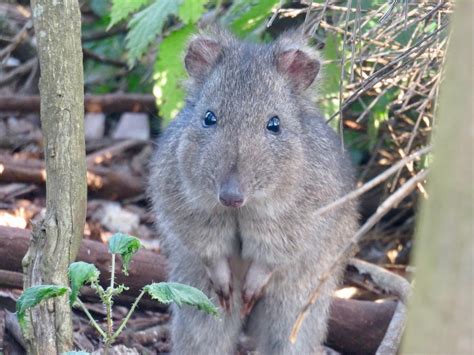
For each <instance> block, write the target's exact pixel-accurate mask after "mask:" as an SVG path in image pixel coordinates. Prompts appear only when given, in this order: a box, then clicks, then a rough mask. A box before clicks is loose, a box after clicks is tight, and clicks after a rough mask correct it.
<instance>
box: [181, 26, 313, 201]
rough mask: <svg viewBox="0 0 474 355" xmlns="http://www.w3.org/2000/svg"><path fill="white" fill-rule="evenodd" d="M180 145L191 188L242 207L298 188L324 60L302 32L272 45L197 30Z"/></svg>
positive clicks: (191, 51) (187, 59) (190, 53)
mask: <svg viewBox="0 0 474 355" xmlns="http://www.w3.org/2000/svg"><path fill="white" fill-rule="evenodd" d="M184 61H185V66H186V69H187V71H188V73H189V76H190V79H191V80H190V83H189V99H188V100H189V101H188V105H187V107H186V109H185V111H184V112H183V114H184V117H183V120H185V121H186V125H185V127H184V128H183V132H182V135H181V137H182V139H181V141H180V145H179V148H178V152H177V154H178V160H179V164H180V171H181V174H182V176H183V178H184V179H185V182H186V185H187V186H188V192H189V193H191V194H194V195H195V196H196V197H201V198H202V197H206V198H207V199H208V201H210V203H213V202H214V203H216V204H218V203H219V201H220V203H221V204H222V205H225V206H228V207H241V206H243V205H245V204H247V203H248V204H250V203H252V201H258V200H260V201H262V200H265V199H266V198H268V197H270V196H272V194H274V193H282V191H290V190H291V186H292V185H293V184H294V183H296V181H297V180H298V177H299V170H300V168H301V166H302V164H303V163H304V159H303V145H302V141H301V137H302V135H304V133H305V132H303V131H302V125H301V110H302V105H303V106H304V105H305V104H306V102H307V100H306V99H303V98H304V97H305V96H307V95H306V92H307V91H308V89H309V87H310V86H311V84H313V82H314V81H315V79H316V76H317V75H318V72H319V68H320V61H319V57H318V55H317V53H316V52H315V51H314V50H312V49H311V48H310V47H308V46H307V45H306V43H305V41H304V40H303V39H302V38H301V37H300V36H299V35H296V34H287V35H284V36H283V37H281V38H280V39H278V40H277V41H276V42H274V43H272V44H269V45H256V44H251V43H243V42H240V41H238V40H236V39H235V38H233V37H232V36H230V35H229V34H227V33H225V32H222V31H217V32H214V33H212V34H201V35H198V36H196V37H194V38H193V39H192V40H191V41H190V43H189V46H188V49H187V52H186V54H185V59H184Z"/></svg>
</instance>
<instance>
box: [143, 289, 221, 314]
mask: <svg viewBox="0 0 474 355" xmlns="http://www.w3.org/2000/svg"><path fill="white" fill-rule="evenodd" d="M145 291H146V292H147V293H148V294H149V295H150V296H151V298H152V299H155V300H158V301H159V302H161V303H164V304H170V303H172V302H174V303H176V304H177V305H178V306H182V305H183V304H186V305H189V306H193V307H196V308H197V309H199V310H201V311H204V312H206V313H209V314H212V315H217V314H218V312H217V308H216V306H215V305H214V304H213V303H212V302H211V301H210V300H209V298H207V296H206V295H205V294H204V293H203V292H201V291H200V290H198V289H197V288H194V287H191V286H187V285H183V284H179V283H176V282H160V283H154V284H151V285H148V286H146V287H145Z"/></svg>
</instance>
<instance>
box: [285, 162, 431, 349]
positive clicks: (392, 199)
mask: <svg viewBox="0 0 474 355" xmlns="http://www.w3.org/2000/svg"><path fill="white" fill-rule="evenodd" d="M427 175H428V170H424V171H421V172H419V173H418V174H417V175H416V176H414V177H412V178H411V179H410V180H408V181H407V182H406V183H405V184H404V185H402V186H401V187H400V188H399V189H398V190H397V191H395V192H394V193H393V194H392V195H390V196H389V197H388V198H387V199H386V200H385V201H384V202H383V203H382V204H381V205H380V206H379V207H378V208H377V211H376V212H375V213H374V214H373V215H372V216H371V217H370V218H369V219H368V220H367V222H365V224H364V225H363V226H362V227H361V228H360V229H359V230H358V231H357V233H356V234H355V235H354V236H353V237H352V239H351V240H350V241H349V243H347V245H346V247H345V248H344V249H343V250H342V251H341V252H340V253H339V254H338V255H337V256H336V258H335V259H334V261H333V263H332V264H331V265H330V267H329V268H328V269H327V270H326V271H325V272H324V273H322V274H321V276H320V277H319V284H318V286H317V287H316V288H315V289H314V291H313V292H312V293H311V295H310V297H309V299H308V301H307V303H306V304H305V305H304V306H303V308H302V310H301V311H300V313H299V314H298V317H297V319H296V321H295V323H294V325H293V329H292V330H291V334H290V342H291V343H292V344H294V343H295V342H296V339H297V337H298V333H299V331H300V329H301V326H302V325H303V322H304V320H305V319H306V317H307V315H308V313H309V310H310V308H311V306H312V305H313V304H314V303H315V302H316V301H317V299H318V298H319V295H320V292H321V288H322V285H323V284H324V283H325V282H326V281H327V279H328V278H329V276H331V274H332V272H333V270H334V268H335V267H336V266H337V265H339V263H340V262H341V261H342V260H344V259H345V258H347V257H348V256H349V255H350V254H352V253H353V250H354V248H355V247H356V246H357V244H358V243H359V241H360V240H361V238H362V237H363V236H364V235H365V234H366V233H367V232H368V231H369V230H370V229H372V227H373V226H374V225H375V224H377V222H378V221H380V220H381V219H382V217H383V216H385V215H386V214H387V213H388V212H389V211H390V210H391V209H392V208H393V207H394V206H396V205H398V204H399V203H400V202H401V201H402V200H403V199H404V198H405V197H406V196H408V195H409V194H410V193H411V192H412V191H413V190H414V189H415V188H416V184H417V183H418V182H421V181H423V180H425V179H426V176H427Z"/></svg>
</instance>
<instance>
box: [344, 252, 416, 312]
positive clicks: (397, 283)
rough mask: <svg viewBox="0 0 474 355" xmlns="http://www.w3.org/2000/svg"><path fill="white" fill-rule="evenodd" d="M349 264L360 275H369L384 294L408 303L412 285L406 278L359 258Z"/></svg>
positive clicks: (351, 260) (353, 259)
mask: <svg viewBox="0 0 474 355" xmlns="http://www.w3.org/2000/svg"><path fill="white" fill-rule="evenodd" d="M348 264H349V265H350V266H352V267H354V268H355V269H356V270H357V272H358V273H359V274H360V275H369V276H370V278H371V279H372V281H373V282H374V283H375V284H376V285H377V286H379V287H380V288H381V289H382V290H383V291H384V292H386V293H389V294H392V295H395V296H397V297H398V298H399V299H400V301H402V302H403V303H406V302H407V300H408V297H409V295H410V292H411V285H410V283H409V282H408V281H407V280H406V279H405V278H404V277H402V276H399V275H397V274H395V273H393V272H391V271H388V270H386V269H384V268H383V267H381V266H378V265H375V264H372V263H369V262H367V261H364V260H361V259H357V258H351V259H350V260H349V262H348Z"/></svg>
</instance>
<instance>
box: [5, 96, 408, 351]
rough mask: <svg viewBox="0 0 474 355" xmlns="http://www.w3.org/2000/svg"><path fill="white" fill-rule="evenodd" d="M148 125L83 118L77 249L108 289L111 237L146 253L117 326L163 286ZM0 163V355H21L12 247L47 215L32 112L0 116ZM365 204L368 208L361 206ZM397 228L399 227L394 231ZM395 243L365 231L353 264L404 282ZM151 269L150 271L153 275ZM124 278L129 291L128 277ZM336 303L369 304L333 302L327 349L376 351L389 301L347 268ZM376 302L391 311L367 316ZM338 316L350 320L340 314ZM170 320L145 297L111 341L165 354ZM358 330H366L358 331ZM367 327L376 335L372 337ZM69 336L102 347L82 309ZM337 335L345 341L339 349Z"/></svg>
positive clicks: (96, 307)
mask: <svg viewBox="0 0 474 355" xmlns="http://www.w3.org/2000/svg"><path fill="white" fill-rule="evenodd" d="M145 98H146V97H145ZM109 99H110V97H109ZM117 99H123V98H120V97H119V98H117ZM149 119H150V117H148V115H146V114H144V113H132V112H125V113H122V114H121V115H118V116H117V117H116V118H115V119H110V120H106V119H105V115H104V114H101V113H87V114H86V117H85V126H86V137H87V144H86V147H87V148H86V151H87V164H88V184H89V199H88V204H87V222H86V226H85V230H84V239H85V240H87V241H88V242H87V243H88V244H86V246H85V247H86V248H88V252H89V253H90V254H91V255H92V262H96V264H98V267H99V269H100V270H102V271H104V280H103V281H104V283H105V282H107V271H108V270H109V268H110V264H109V262H110V260H109V258H108V255H107V253H106V252H104V249H103V248H101V247H100V246H101V245H102V246H103V245H104V243H105V242H106V241H107V240H108V238H109V237H110V236H111V235H112V234H113V233H115V232H118V231H120V232H124V233H127V234H130V235H134V236H137V237H139V238H140V240H141V241H142V243H143V245H144V247H145V248H146V249H147V251H148V254H140V253H139V256H138V260H137V261H136V262H135V261H132V270H131V275H130V280H131V281H132V283H131V290H130V292H129V294H128V295H127V296H124V297H123V298H119V300H118V301H117V304H116V305H115V306H114V313H113V314H114V320H115V321H116V324H118V323H120V322H121V320H123V318H124V317H125V315H126V314H127V311H128V309H129V307H130V305H131V301H130V300H131V298H130V296H135V295H136V294H137V293H138V291H139V290H140V288H141V287H143V286H144V285H145V284H147V283H150V282H152V281H155V282H156V281H164V279H166V267H165V262H163V263H161V264H160V263H156V262H154V261H155V260H158V259H159V258H161V259H159V260H164V258H163V257H162V256H159V255H160V236H159V235H157V234H156V232H155V230H154V228H153V216H152V215H151V213H150V211H149V205H148V200H147V198H146V195H145V192H144V187H145V180H146V177H147V162H148V160H149V158H150V155H151V154H152V152H153V143H152V140H151V137H150V128H149ZM152 119H153V118H152ZM0 166H1V173H0V201H1V202H0V226H3V227H0V246H4V248H2V250H1V251H0V349H3V351H4V352H5V354H19V353H22V351H23V347H22V345H21V344H22V342H23V340H22V338H21V334H20V332H19V331H18V324H17V322H16V318H15V317H14V316H12V312H14V305H15V302H16V300H17V299H18V296H19V295H20V293H21V286H22V275H21V258H22V257H23V254H24V252H25V244H24V243H23V244H21V243H20V241H25V240H26V241H27V239H28V238H29V233H28V232H25V231H23V230H31V228H32V226H33V225H34V224H35V223H37V222H38V221H40V220H41V218H42V217H43V216H44V214H45V185H44V161H43V147H42V138H41V129H40V121H39V115H38V113H35V112H33V113H20V114H14V113H11V114H8V115H7V114H5V115H3V114H2V117H1V119H0ZM117 182H119V183H117ZM369 204H370V203H369V202H366V205H369ZM18 229H21V232H20V231H19V230H18ZM400 230H403V229H399V230H398V233H400ZM409 232H410V231H408V232H407V234H409ZM14 238H16V239H14ZM404 238H405V239H409V235H406V236H404V235H403V234H400V235H399V239H400V240H403V239H404ZM394 240H395V239H394V238H393V236H389V235H386V234H385V235H378V236H377V235H374V234H369V235H368V237H367V238H366V239H365V242H364V243H363V246H362V249H361V250H360V252H359V255H358V257H360V258H363V259H365V260H367V261H370V262H372V263H376V264H378V265H382V266H385V267H386V268H387V269H389V270H391V271H394V272H396V273H398V274H400V275H403V276H407V277H408V276H409V272H408V271H407V267H406V262H407V261H408V259H407V257H406V256H404V255H403V248H400V247H399V245H400V244H397V243H394ZM18 243H20V244H18ZM84 243H86V242H83V245H84ZM81 257H82V254H80V256H79V258H81ZM154 258H156V259H154ZM89 261H90V260H89ZM150 264H153V266H151V269H150V267H149V265H150ZM153 272H154V273H155V275H153ZM122 280H123V281H124V282H125V284H127V278H123V279H121V280H120V281H122ZM83 296H84V297H85V304H86V307H87V309H88V310H89V312H90V313H91V314H92V315H93V316H94V317H95V318H96V319H98V320H99V322H100V323H101V324H104V322H105V318H106V313H105V310H104V308H103V306H102V305H101V304H100V303H99V302H98V300H97V299H96V298H94V297H91V292H85V295H83ZM127 297H128V298H127ZM335 297H337V298H339V299H342V300H348V299H351V300H359V301H364V302H366V303H370V305H369V304H366V303H363V304H352V303H347V304H344V303H343V304H342V306H341V304H340V303H337V305H336V309H335V310H334V314H333V316H332V318H333V319H332V323H331V324H332V328H331V330H330V337H329V340H328V342H329V345H331V346H333V347H334V348H337V349H338V350H339V351H342V352H344V351H345V350H346V351H347V348H345V347H347V346H356V347H357V346H362V348H361V349H364V345H360V344H359V342H357V341H356V344H354V343H353V342H354V339H353V338H357V337H360V336H362V338H361V339H360V342H364V341H365V342H366V344H371V345H368V346H372V347H374V346H376V345H377V342H380V341H381V339H382V337H383V335H384V331H385V329H386V328H387V327H388V323H389V321H390V317H391V314H392V313H393V310H394V304H393V302H391V301H392V300H394V299H396V297H395V296H394V295H393V294H390V293H387V292H385V291H384V290H383V289H382V288H381V287H380V285H377V283H376V282H374V280H373V279H372V278H371V277H370V276H368V275H364V274H363V273H358V272H356V271H355V269H354V268H353V267H349V268H348V271H347V273H346V277H345V281H344V284H343V285H342V286H341V287H340V289H339V290H338V291H337V292H336V294H335ZM381 300H384V301H385V302H389V303H391V305H390V306H388V307H385V308H384V307H379V308H378V309H375V308H376V307H377V306H376V305H378V304H380V302H381ZM374 306H375V308H373V307H374ZM341 307H342V308H341ZM344 307H349V308H348V310H347V309H346V308H344ZM344 310H346V311H347V312H349V313H347V312H346V313H344V312H343V311H344ZM341 312H343V313H344V314H341ZM351 312H352V313H351ZM362 313H365V314H362ZM347 314H352V316H353V317H355V318H354V319H352V320H351V321H350V322H349V323H348V324H350V325H349V328H350V329H349V330H344V329H341V323H342V322H343V321H344V320H345V321H346V322H347ZM357 317H360V318H358V319H357ZM169 319H170V314H169V312H168V310H167V309H166V307H164V306H163V305H159V304H156V303H153V302H151V301H150V300H145V301H144V302H142V303H141V304H140V307H139V309H138V311H137V312H136V313H135V314H134V316H133V317H132V319H131V320H130V322H129V323H128V326H127V328H126V330H125V331H124V332H123V334H122V335H121V336H120V337H119V338H118V339H117V342H116V344H123V345H125V346H127V347H130V348H134V349H136V350H137V351H138V352H139V353H147V352H148V353H158V354H161V353H167V352H168V351H169V349H170V340H169ZM361 325H363V326H365V327H366V328H365V329H357V328H359V327H360V326H361ZM351 327H352V328H351ZM375 328H377V332H378V335H377V334H375V333H377V332H375V333H374V329H375ZM74 330H75V337H74V341H75V345H76V346H77V348H78V349H81V350H84V351H89V352H92V351H93V350H94V349H97V348H98V347H100V344H99V341H98V339H99V337H98V335H97V333H96V331H95V329H94V328H93V327H92V326H91V325H90V324H89V321H88V319H87V317H86V315H85V314H84V313H83V312H82V311H80V310H74ZM361 330H362V331H361ZM351 332H352V333H351ZM370 333H372V334H370ZM364 334H365V335H364ZM364 336H366V339H364ZM341 337H342V338H344V337H346V339H345V340H342V343H341V341H340V338H341ZM373 337H375V339H372V338H373ZM371 339H372V340H371ZM351 342H352V343H351ZM248 344H251V342H250V343H249V342H248V341H247V340H246V338H243V339H242V345H241V352H242V353H246V351H247V350H246V347H247V348H248V347H251V345H248ZM341 344H342V345H341ZM365 346H367V345H365ZM365 350H367V349H365Z"/></svg>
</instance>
